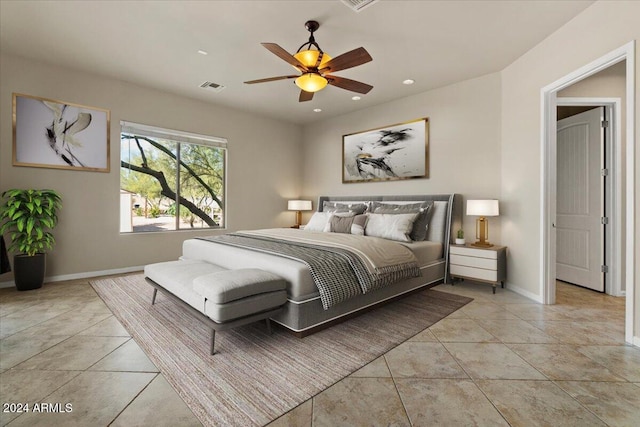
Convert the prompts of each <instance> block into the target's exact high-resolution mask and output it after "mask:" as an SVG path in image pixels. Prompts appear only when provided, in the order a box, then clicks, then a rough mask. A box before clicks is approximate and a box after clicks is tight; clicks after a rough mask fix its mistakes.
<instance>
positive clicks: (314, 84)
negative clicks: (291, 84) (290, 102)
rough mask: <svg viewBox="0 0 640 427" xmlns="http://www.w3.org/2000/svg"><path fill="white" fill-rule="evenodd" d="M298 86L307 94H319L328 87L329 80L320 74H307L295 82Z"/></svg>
mask: <svg viewBox="0 0 640 427" xmlns="http://www.w3.org/2000/svg"><path fill="white" fill-rule="evenodd" d="M295 83H296V86H298V87H299V88H300V89H302V90H303V91H305V92H317V91H319V90H322V89H324V88H325V87H326V86H327V83H329V82H328V81H327V79H325V78H324V77H322V76H321V75H320V74H318V73H305V74H303V75H301V76H300V77H298V78H297V79H296V80H295Z"/></svg>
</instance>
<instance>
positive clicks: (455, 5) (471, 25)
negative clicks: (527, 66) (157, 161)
mask: <svg viewBox="0 0 640 427" xmlns="http://www.w3.org/2000/svg"><path fill="white" fill-rule="evenodd" d="M591 3H593V1H577V0H571V1H562V0H552V1H542V0H534V1H525V0H518V1H516V0H514V1H501V0H498V1H395V0H382V1H379V2H377V3H375V4H373V5H371V6H369V7H368V8H366V9H364V10H362V11H361V12H359V13H356V12H354V11H352V10H350V9H349V8H348V7H347V6H345V5H344V4H343V3H342V2H341V1H340V0H323V1H83V2H80V1H12V0H6V1H5V0H2V1H1V3H0V50H1V51H2V52H3V53H9V54H14V55H19V56H23V57H27V58H34V59H37V60H40V61H44V62H49V63H54V64H59V65H63V66H66V67H71V68H76V69H80V70H84V71H88V72H92V73H98V74H101V75H105V76H109V77H113V78H116V79H119V80H125V81H128V82H132V83H136V84H140V85H144V86H148V87H153V88H157V89H161V90H164V91H167V92H171V93H176V94H179V95H182V96H187V97H191V98H197V99H200V100H203V101H206V102H210V103H213V104H218V105H225V106H230V107H234V108H238V109H241V110H245V111H250V112H253V113H259V114H263V115H267V116H270V117H274V118H279V119H281V120H286V121H289V122H293V123H300V124H304V123H309V122H312V121H315V120H320V119H324V118H327V117H330V116H336V115H339V114H343V113H346V112H349V111H353V110H357V109H361V108H365V107H369V106H372V105H376V104H380V103H384V102H388V101H391V100H393V99H397V98H402V97H406V96H409V95H412V94H416V93H420V92H424V91H427V90H430V89H433V88H437V87H442V86H445V85H448V84H451V83H454V82H458V81H462V80H466V79H470V78H473V77H477V76H481V75H484V74H488V73H492V72H496V71H499V70H501V69H503V68H504V67H505V66H507V65H509V64H510V63H511V62H513V61H514V60H515V59H516V58H518V57H519V56H521V55H522V54H524V53H525V52H526V51H528V50H529V49H531V48H532V47H533V46H535V45H536V44H537V43H539V42H540V41H541V40H543V39H544V38H545V37H547V36H548V35H550V34H551V33H553V32H554V31H555V30H556V29H558V28H559V27H561V26H562V25H564V24H565V23H566V22H568V21H569V20H571V19H572V18H573V17H574V16H576V15H577V14H579V13H580V12H581V11H582V10H584V9H585V8H587V7H588V6H589V5H590V4H591ZM310 19H314V20H317V21H318V22H319V23H320V29H319V30H318V31H317V32H316V33H315V37H316V41H317V42H318V43H319V44H320V46H321V47H322V49H323V50H324V51H326V52H327V53H328V54H330V55H331V56H333V57H335V56H337V55H339V54H342V53H344V52H347V51H349V50H352V49H355V48H357V47H360V46H363V47H365V48H366V49H367V51H369V53H370V54H371V56H372V57H373V62H370V63H367V64H364V65H361V66H359V67H356V68H352V69H349V70H344V71H341V72H337V73H336V75H338V76H342V77H347V78H351V79H355V80H359V81H362V82H365V83H369V84H371V85H373V86H374V89H373V90H372V91H371V92H369V94H367V95H362V99H361V100H360V101H352V100H351V96H353V95H355V94H354V93H352V92H348V91H345V90H343V89H339V88H336V87H331V86H329V87H327V88H326V89H324V90H323V91H321V92H318V93H316V95H315V97H314V99H313V100H312V101H310V102H305V103H299V102H298V93H299V90H298V89H297V87H296V86H295V85H294V84H293V83H292V80H283V81H276V82H270V83H263V84H257V85H245V84H243V82H244V81H246V80H253V79H259V78H264V77H272V76H279V75H286V74H292V71H293V69H292V67H291V66H289V65H288V64H286V63H285V62H284V61H282V60H281V59H279V58H278V57H276V56H274V55H273V54H271V53H270V52H268V51H267V50H266V49H265V48H263V47H262V46H261V45H260V43H261V42H273V43H277V44H279V45H280V46H282V47H283V48H284V49H286V50H287V51H289V52H292V53H293V52H295V51H296V50H297V49H298V47H299V46H300V45H301V44H303V43H304V42H305V41H306V40H307V39H308V36H309V33H308V32H307V30H306V29H305V28H304V23H305V22H306V21H307V20H310ZM200 49H201V50H204V51H207V52H208V55H206V56H204V55H201V54H198V53H197V51H198V50H200ZM407 78H411V79H414V80H415V82H416V83H415V84H414V85H412V86H406V85H403V84H402V81H403V80H404V79H407ZM205 81H212V82H215V83H218V84H222V85H224V86H226V88H225V89H224V90H223V91H222V92H219V93H215V92H212V91H211V90H206V89H202V88H200V87H199V86H200V84H202V83H203V82H205ZM35 95H37V94H35ZM315 108H321V109H322V110H323V111H322V112H321V113H314V112H313V109H315Z"/></svg>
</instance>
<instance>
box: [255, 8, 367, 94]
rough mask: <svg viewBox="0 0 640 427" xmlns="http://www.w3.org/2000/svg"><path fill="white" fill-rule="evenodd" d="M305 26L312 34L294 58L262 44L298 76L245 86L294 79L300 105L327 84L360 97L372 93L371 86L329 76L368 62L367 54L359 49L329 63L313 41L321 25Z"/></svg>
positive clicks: (308, 24) (281, 77)
mask: <svg viewBox="0 0 640 427" xmlns="http://www.w3.org/2000/svg"><path fill="white" fill-rule="evenodd" d="M304 26H305V28H306V29H307V30H308V31H309V32H310V33H311V35H310V36H309V41H308V42H306V43H304V44H303V45H302V46H300V48H298V51H297V52H296V53H295V54H294V55H291V54H289V52H287V51H286V50H284V49H283V48H282V47H280V46H278V45H277V44H275V43H261V44H262V46H264V47H265V48H267V50H268V51H269V52H271V53H273V54H274V55H276V56H277V57H279V58H280V59H283V60H284V61H286V62H287V63H288V64H290V65H292V66H293V67H294V68H295V69H297V70H298V71H300V73H301V74H300V75H288V76H278V77H269V78H266V79H259V80H250V81H248V82H245V83H246V84H254V83H265V82H272V81H276V80H288V79H295V84H296V86H298V87H299V88H300V89H301V91H300V97H299V99H298V100H299V101H300V102H304V101H311V99H313V94H314V93H315V92H317V91H319V90H322V89H324V88H325V86H327V84H330V85H333V86H336V87H339V88H342V89H346V90H350V91H352V92H358V93H363V94H364V93H368V92H369V91H370V90H371V89H373V86H371V85H368V84H366V83H362V82H359V81H356V80H351V79H347V78H344V77H338V76H334V75H332V74H331V73H334V72H336V71H340V70H346V69H347V68H352V67H356V66H358V65H362V64H365V63H367V62H369V61H371V60H372V58H371V55H369V52H367V51H366V49H365V48H363V47H359V48H357V49H354V50H352V51H349V52H347V53H343V54H342V55H339V56H336V57H335V58H333V59H332V58H331V57H330V56H329V55H327V54H326V53H325V52H324V51H323V50H322V49H321V48H320V46H318V43H316V40H315V38H314V37H313V33H314V31H316V30H317V29H318V28H320V24H318V22H316V21H307V22H306V23H305V24H304ZM312 47H315V49H311V48H312ZM303 48H304V50H303Z"/></svg>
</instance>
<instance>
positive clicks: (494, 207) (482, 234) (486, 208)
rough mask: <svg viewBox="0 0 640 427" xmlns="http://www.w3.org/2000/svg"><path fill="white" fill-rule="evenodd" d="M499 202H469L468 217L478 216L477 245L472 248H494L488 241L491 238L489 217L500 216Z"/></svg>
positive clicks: (473, 244) (474, 244)
mask: <svg viewBox="0 0 640 427" xmlns="http://www.w3.org/2000/svg"><path fill="white" fill-rule="evenodd" d="M499 214H500V213H499V209H498V201H497V200H467V215H469V216H478V217H479V218H478V219H476V239H477V241H476V242H475V243H472V244H471V246H476V247H480V248H490V247H491V246H493V245H492V244H491V243H489V242H488V241H487V238H488V237H489V221H488V220H487V218H485V217H487V216H498V215H499Z"/></svg>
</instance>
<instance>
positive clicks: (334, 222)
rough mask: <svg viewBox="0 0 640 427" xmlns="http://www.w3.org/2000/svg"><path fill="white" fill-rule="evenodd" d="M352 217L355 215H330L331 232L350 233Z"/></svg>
mask: <svg viewBox="0 0 640 427" xmlns="http://www.w3.org/2000/svg"><path fill="white" fill-rule="evenodd" d="M354 218H355V216H340V215H331V219H330V220H329V224H331V232H332V233H345V234H351V226H352V225H353V219H354Z"/></svg>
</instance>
